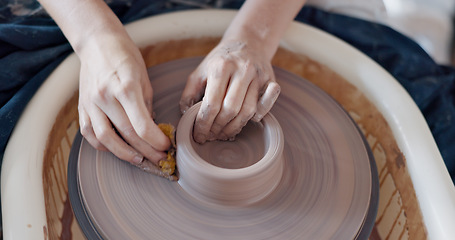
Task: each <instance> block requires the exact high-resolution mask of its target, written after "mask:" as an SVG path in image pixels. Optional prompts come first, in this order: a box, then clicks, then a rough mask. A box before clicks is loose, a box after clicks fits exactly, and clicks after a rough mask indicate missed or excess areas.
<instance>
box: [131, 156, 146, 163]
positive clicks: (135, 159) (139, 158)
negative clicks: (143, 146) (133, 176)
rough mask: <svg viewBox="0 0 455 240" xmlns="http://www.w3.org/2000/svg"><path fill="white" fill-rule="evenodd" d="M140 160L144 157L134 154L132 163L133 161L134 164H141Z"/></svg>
mask: <svg viewBox="0 0 455 240" xmlns="http://www.w3.org/2000/svg"><path fill="white" fill-rule="evenodd" d="M142 161H144V157H143V156H141V155H136V156H134V158H133V163H135V164H141V163H142Z"/></svg>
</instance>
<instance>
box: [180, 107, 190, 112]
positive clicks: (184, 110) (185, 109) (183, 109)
mask: <svg viewBox="0 0 455 240" xmlns="http://www.w3.org/2000/svg"><path fill="white" fill-rule="evenodd" d="M188 109H189V107H188V106H184V107H182V109H181V111H182V113H183V114H185V113H186V111H188Z"/></svg>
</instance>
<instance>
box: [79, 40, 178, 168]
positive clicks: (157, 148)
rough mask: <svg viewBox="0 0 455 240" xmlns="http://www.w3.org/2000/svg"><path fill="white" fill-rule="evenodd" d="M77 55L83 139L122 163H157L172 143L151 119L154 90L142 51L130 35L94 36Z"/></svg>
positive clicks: (164, 155)
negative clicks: (147, 161) (144, 161)
mask: <svg viewBox="0 0 455 240" xmlns="http://www.w3.org/2000/svg"><path fill="white" fill-rule="evenodd" d="M78 50H79V51H77V53H78V56H79V58H80V60H81V71H80V90H79V91H80V92H79V122H80V126H81V133H82V135H83V136H84V137H85V138H86V139H87V141H88V142H89V143H90V144H91V145H92V146H93V147H95V148H96V149H98V150H108V151H110V152H112V153H113V154H114V155H116V156H117V157H118V158H120V159H122V160H126V161H128V162H131V163H133V164H139V163H141V162H142V160H143V159H144V158H147V159H148V160H151V161H152V162H153V163H155V164H157V163H158V161H159V160H161V159H163V158H165V157H166V153H165V152H164V151H165V150H167V149H168V148H169V147H170V142H169V139H168V138H167V137H166V136H165V135H164V134H163V133H162V132H161V130H160V129H159V128H158V126H157V125H156V124H155V122H154V121H153V119H152V117H151V113H152V99H153V90H152V86H151V84H150V81H149V78H148V76H147V72H146V66H145V63H144V60H143V58H142V56H141V54H140V51H139V49H138V48H137V47H136V45H135V44H134V42H133V41H132V40H131V39H130V38H129V36H128V35H127V34H126V32H125V33H95V36H92V37H91V38H90V39H88V40H87V41H85V42H84V44H83V45H81V48H80V49H78ZM114 128H115V129H114ZM115 130H117V131H118V133H119V134H117V133H116V131H115ZM119 135H120V136H121V137H120V136H119Z"/></svg>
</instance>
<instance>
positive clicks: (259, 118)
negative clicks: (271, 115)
mask: <svg viewBox="0 0 455 240" xmlns="http://www.w3.org/2000/svg"><path fill="white" fill-rule="evenodd" d="M262 117H263V116H262V115H260V114H255V115H254V117H253V118H251V120H252V121H254V122H259V121H261V119H262Z"/></svg>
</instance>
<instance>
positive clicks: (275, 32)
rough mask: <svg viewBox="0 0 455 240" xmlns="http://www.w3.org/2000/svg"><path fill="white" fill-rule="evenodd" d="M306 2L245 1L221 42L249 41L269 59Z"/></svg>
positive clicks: (304, 0)
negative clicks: (232, 40)
mask: <svg viewBox="0 0 455 240" xmlns="http://www.w3.org/2000/svg"><path fill="white" fill-rule="evenodd" d="M305 2H306V0H247V1H245V3H244V4H243V6H242V8H241V9H240V11H239V13H238V14H237V16H236V17H235V18H234V20H233V21H232V22H231V24H230V25H229V28H228V29H227V30H226V32H225V34H224V37H223V39H225V40H229V39H239V38H240V39H249V40H250V41H253V42H252V43H251V44H255V45H259V47H260V48H261V49H263V50H265V51H266V56H267V57H268V58H270V59H271V58H272V57H273V55H274V54H275V52H276V49H277V48H278V44H279V42H280V39H281V38H282V36H283V34H284V32H285V31H286V29H287V27H288V25H289V24H290V23H291V22H292V20H293V19H294V18H295V16H296V15H297V13H298V12H299V11H300V9H301V8H302V6H303V4H304V3H305Z"/></svg>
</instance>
